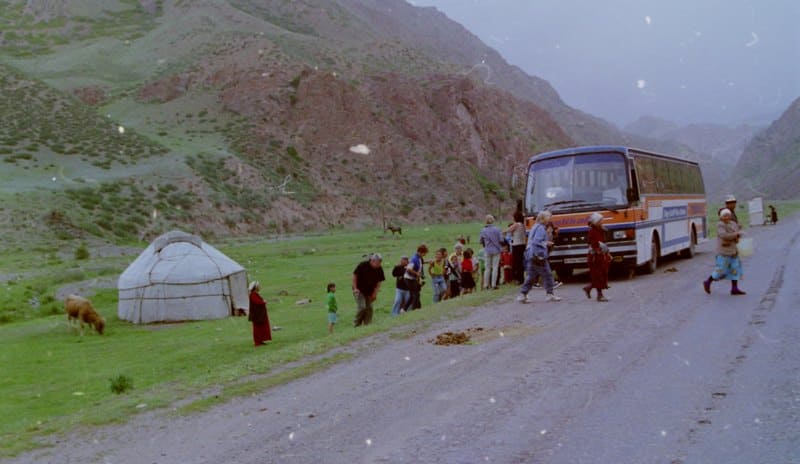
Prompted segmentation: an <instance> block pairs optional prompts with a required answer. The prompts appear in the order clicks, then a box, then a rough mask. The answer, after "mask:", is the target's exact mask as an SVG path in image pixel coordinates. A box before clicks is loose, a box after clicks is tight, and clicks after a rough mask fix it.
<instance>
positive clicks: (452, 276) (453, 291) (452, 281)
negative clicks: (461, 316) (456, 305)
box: [447, 253, 461, 298]
mask: <svg viewBox="0 0 800 464" xmlns="http://www.w3.org/2000/svg"><path fill="white" fill-rule="evenodd" d="M459 256H461V255H460V253H459V254H456V253H453V254H451V255H450V257H449V258H447V281H448V282H447V284H448V292H449V294H450V298H455V297H457V296H458V295H460V294H461V258H460V257H459Z"/></svg>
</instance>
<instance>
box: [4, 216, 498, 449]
mask: <svg viewBox="0 0 800 464" xmlns="http://www.w3.org/2000/svg"><path fill="white" fill-rule="evenodd" d="M479 231H480V224H462V225H436V226H429V227H424V226H419V227H412V228H407V229H404V230H403V235H402V236H396V237H393V236H392V235H391V233H389V234H385V235H384V234H383V233H382V232H380V231H377V230H372V231H365V232H331V233H328V234H324V235H317V236H312V237H304V238H288V239H264V240H259V241H252V240H249V241H244V240H239V241H229V242H226V243H217V242H213V241H212V243H211V244H212V245H214V246H216V247H217V248H219V249H220V250H221V251H223V252H224V253H226V254H227V255H228V256H230V257H231V258H233V259H234V260H236V261H238V262H239V263H240V264H242V265H243V266H244V267H245V268H247V270H248V274H249V277H250V278H251V279H257V280H259V281H260V282H261V284H262V296H264V298H265V299H266V300H267V303H268V307H269V316H270V321H271V323H272V325H273V326H279V327H281V330H278V331H274V332H273V341H272V342H271V343H270V344H269V345H268V346H265V347H260V348H258V349H256V348H254V347H253V346H252V337H251V328H250V324H249V322H248V321H247V319H246V318H243V317H238V318H227V319H223V320H217V321H202V322H186V323H176V324H155V325H149V326H139V325H134V324H131V323H128V322H126V321H121V320H119V319H117V317H116V310H117V308H116V302H117V293H116V290H115V289H114V288H111V287H112V285H111V283H113V280H114V278H115V277H116V276H117V275H118V274H119V273H121V272H122V271H123V270H124V269H125V267H126V266H127V265H128V264H129V263H130V262H131V261H133V259H134V258H135V254H133V255H130V254H129V255H127V256H109V257H102V256H97V257H91V256H90V257H89V258H88V259H84V260H76V259H71V258H65V257H63V255H62V256H59V255H58V253H57V251H56V250H55V249H52V248H47V247H42V248H34V249H27V250H25V251H23V250H19V249H17V250H16V251H14V250H11V251H9V252H8V253H5V254H3V255H2V256H0V278H3V279H10V280H5V281H3V280H0V309H3V310H4V312H3V313H2V314H4V315H5V320H4V322H5V323H3V324H2V325H0V365H2V366H3V370H4V372H5V373H6V375H4V376H3V378H2V379H1V380H0V418H2V419H0V443H1V444H0V457H1V456H9V455H14V454H17V453H19V452H21V451H24V450H26V449H30V448H32V447H36V446H41V444H42V443H43V442H42V439H43V438H44V437H45V436H47V435H51V434H58V433H60V432H64V431H66V430H70V429H72V428H73V427H74V426H76V425H80V426H91V425H101V424H108V423H112V422H117V421H125V420H126V419H128V418H129V417H131V416H132V415H134V414H136V413H138V412H141V411H147V410H152V409H154V408H164V407H172V408H175V410H174V413H176V414H181V413H189V412H191V411H195V410H198V409H203V408H207V407H209V406H211V405H213V404H216V403H219V402H223V401H226V400H228V399H230V398H232V397H234V396H237V395H247V394H251V393H253V392H257V391H261V390H263V389H265V388H267V387H269V386H270V385H273V384H276V383H281V382H286V381H288V380H291V379H293V378H298V377H301V376H304V375H307V374H309V373H312V372H314V371H316V370H319V369H322V368H325V367H327V366H329V365H332V364H334V363H336V362H338V361H340V360H342V359H345V358H347V357H349V356H352V354H353V352H354V351H355V352H357V351H358V349H359V348H358V347H357V346H356V345H352V346H351V349H349V350H344V351H341V350H337V351H336V354H333V353H330V351H331V350H332V349H333V348H336V347H341V346H347V345H350V344H351V343H352V342H354V341H355V340H357V339H359V338H363V337H365V336H367V335H371V334H375V333H379V332H387V331H388V332H389V335H388V336H389V337H390V338H394V337H404V336H407V335H410V334H411V331H412V330H413V329H414V328H419V325H420V324H429V323H430V322H432V321H435V320H441V319H446V318H450V317H455V316H457V315H459V314H462V313H463V311H465V310H467V309H468V308H469V307H471V306H474V305H479V304H481V303H484V302H486V301H488V300H490V299H493V298H497V296H498V294H497V293H493V292H477V293H475V294H473V295H469V296H467V297H464V298H459V299H454V300H450V301H446V302H443V303H440V304H439V305H436V306H433V305H432V303H431V289H430V286H429V285H428V286H425V287H424V288H423V310H421V311H416V312H413V313H409V314H406V315H403V316H401V317H400V318H392V317H391V316H390V314H389V313H390V309H391V304H392V300H393V297H394V280H393V279H392V277H391V275H390V272H391V268H392V266H393V265H394V264H395V263H396V262H397V261H398V260H399V257H400V256H401V255H404V254H411V253H412V252H413V251H414V249H415V248H416V246H417V245H418V244H419V243H421V242H425V243H427V244H428V245H429V247H431V248H434V247H437V248H438V247H442V246H444V247H447V248H448V249H450V248H451V247H452V245H453V243H454V242H455V237H457V236H459V235H460V234H464V235H465V236H466V235H470V236H472V238H473V239H475V238H477V236H478V233H479ZM145 246H146V244H144V243H141V244H137V248H136V249H143V248H144V247H145ZM89 251H90V254H91V253H92V250H89ZM373 251H378V252H380V253H382V254H383V256H384V271H385V272H386V274H387V277H388V278H387V281H386V282H384V285H383V287H382V290H381V292H380V295H379V298H378V300H377V302H376V314H375V317H374V320H373V324H372V325H371V326H368V327H365V328H359V329H354V328H353V327H352V319H353V316H354V315H355V304H354V302H353V298H352V295H351V293H350V282H351V278H352V271H353V269H354V268H355V266H356V264H357V263H358V262H359V261H360V260H361V259H362V255H363V254H365V253H369V252H373ZM331 281H332V282H335V283H336V284H337V286H338V292H337V299H338V302H339V307H340V314H339V316H340V317H339V321H340V322H339V324H338V325H337V327H336V329H335V333H334V334H333V335H332V336H331V335H328V333H327V316H326V311H325V309H324V297H325V286H326V284H327V283H328V282H331ZM65 285H67V286H75V285H77V287H76V288H81V287H84V288H88V289H89V290H88V291H87V292H83V294H84V295H87V296H89V297H90V298H91V299H92V301H93V303H94V304H95V307H96V308H97V309H98V310H99V311H100V312H101V313H102V314H103V316H104V317H105V318H106V321H107V325H106V333H105V335H102V336H100V335H97V334H96V333H93V332H90V331H89V330H86V332H85V334H84V335H83V336H81V335H80V334H79V332H78V331H77V330H74V329H70V328H69V327H68V326H67V322H66V317H65V315H64V314H63V307H62V305H63V302H62V301H61V300H60V299H57V298H56V297H55V295H56V292H57V291H58V290H59V288H62V287H63V286H65ZM3 287H5V288H3ZM303 299H311V303H310V304H305V305H297V304H296V302H298V301H300V300H303ZM121 380H124V382H121ZM127 384H132V388H128V389H127V390H125V391H124V392H122V393H119V394H118V393H114V392H113V391H112V388H113V387H115V386H117V387H119V386H120V385H123V386H125V385H127ZM118 389H119V388H118Z"/></svg>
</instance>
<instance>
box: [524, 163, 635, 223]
mask: <svg viewBox="0 0 800 464" xmlns="http://www.w3.org/2000/svg"><path fill="white" fill-rule="evenodd" d="M626 172H627V171H626V169H625V157H624V156H623V155H622V154H621V153H589V154H579V155H570V156H562V157H558V158H550V159H545V160H541V161H535V162H534V163H533V164H531V166H530V171H529V172H528V186H527V192H526V195H525V205H526V208H527V210H528V214H534V213H536V212H539V211H542V210H545V209H546V210H550V211H552V212H566V211H580V210H592V209H598V208H606V209H612V210H613V209H617V208H623V207H625V206H627V204H628V201H627V195H626V192H627V189H628V176H627V175H626Z"/></svg>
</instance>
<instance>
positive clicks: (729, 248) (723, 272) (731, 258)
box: [703, 208, 745, 295]
mask: <svg viewBox="0 0 800 464" xmlns="http://www.w3.org/2000/svg"><path fill="white" fill-rule="evenodd" d="M741 236H742V233H741V232H739V224H737V223H736V222H734V221H733V212H732V211H731V210H729V209H728V208H722V210H721V211H720V212H719V223H718V224H717V257H716V263H715V266H714V271H713V272H712V273H711V275H710V276H708V279H706V280H704V281H703V290H705V291H706V293H711V283H712V282H714V281H715V280H722V279H729V280H730V281H731V295H744V294H745V292H743V291H742V290H740V289H739V279H741V278H742V260H741V259H739V250H738V249H737V247H736V244H737V243H739V237H741Z"/></svg>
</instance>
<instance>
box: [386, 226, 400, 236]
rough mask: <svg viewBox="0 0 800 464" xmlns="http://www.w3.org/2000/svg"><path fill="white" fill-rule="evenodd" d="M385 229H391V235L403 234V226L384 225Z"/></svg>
mask: <svg viewBox="0 0 800 464" xmlns="http://www.w3.org/2000/svg"><path fill="white" fill-rule="evenodd" d="M386 230H390V231H392V237H394V234H400V235H403V228H402V227H400V226H386Z"/></svg>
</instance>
